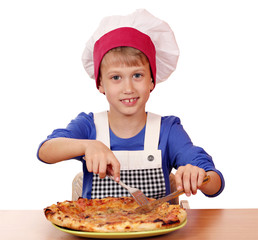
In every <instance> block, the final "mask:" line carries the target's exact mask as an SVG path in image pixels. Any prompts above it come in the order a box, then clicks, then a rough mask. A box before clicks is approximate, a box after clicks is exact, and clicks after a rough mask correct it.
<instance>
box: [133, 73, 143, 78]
mask: <svg viewBox="0 0 258 240" xmlns="http://www.w3.org/2000/svg"><path fill="white" fill-rule="evenodd" d="M141 76H142V74H140V73H135V74H134V75H133V77H134V78H140V77H141Z"/></svg>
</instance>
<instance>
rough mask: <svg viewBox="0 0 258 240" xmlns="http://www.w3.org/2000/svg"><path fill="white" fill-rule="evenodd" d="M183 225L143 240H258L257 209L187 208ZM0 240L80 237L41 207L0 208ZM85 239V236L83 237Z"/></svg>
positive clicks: (50, 239)
mask: <svg viewBox="0 0 258 240" xmlns="http://www.w3.org/2000/svg"><path fill="white" fill-rule="evenodd" d="M187 213H188V222H187V224H186V226H185V227H183V228H181V229H179V230H176V231H174V232H171V233H168V234H165V235H160V236H156V237H147V238H144V239H146V240H148V239H152V240H168V239H176V240H180V239H187V240H191V239H198V240H202V239H206V240H208V239H218V240H230V239H234V240H236V239H241V240H257V239H258V209H189V210H187ZM0 239H1V240H13V239H15V240H16V239H20V240H31V239H33V240H60V239H62V240H74V239H77V240H78V239H83V238H79V237H76V236H73V235H70V234H68V233H64V232H62V231H60V230H58V229H56V228H55V227H54V226H53V225H52V224H51V223H50V222H49V221H47V220H46V219H45V216H44V214H43V211H42V210H41V211H40V210H28V211H27V210H0ZM85 239H88V238H85Z"/></svg>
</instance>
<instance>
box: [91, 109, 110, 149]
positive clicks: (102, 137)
mask: <svg viewBox="0 0 258 240" xmlns="http://www.w3.org/2000/svg"><path fill="white" fill-rule="evenodd" d="M94 123H95V127H96V140H99V141H101V142H103V143H104V144H105V145H106V146H107V147H108V148H110V136H109V124H108V113H107V111H104V112H99V113H94Z"/></svg>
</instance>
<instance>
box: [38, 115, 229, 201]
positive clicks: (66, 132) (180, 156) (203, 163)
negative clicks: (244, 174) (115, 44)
mask: <svg viewBox="0 0 258 240" xmlns="http://www.w3.org/2000/svg"><path fill="white" fill-rule="evenodd" d="M144 136H145V127H144V128H143V129H142V130H141V131H140V132H139V133H138V134H137V135H136V136H134V137H132V138H129V139H124V138H119V137H117V136H116V135H115V134H113V132H112V131H111V130H110V148H111V150H113V151H119V150H127V151H130V150H143V149H144ZM57 137H67V138H74V139H96V128H95V124H94V118H93V113H89V114H86V113H80V114H79V115H78V116H77V117H76V118H75V119H74V120H72V121H71V122H70V123H69V124H68V126H67V127H66V128H64V129H56V130H54V131H53V132H52V134H50V135H49V136H48V137H47V139H46V140H44V141H43V142H42V143H41V144H40V146H39V149H40V147H41V145H42V144H43V143H44V142H45V141H47V140H49V139H52V138H57ZM159 149H160V150H161V152H162V169H163V173H164V177H165V184H166V194H168V193H170V184H169V174H170V172H171V170H172V168H175V169H177V168H179V167H180V166H184V165H186V164H191V165H194V166H198V167H200V168H203V169H204V170H205V171H215V172H216V173H218V174H219V176H220V178H221V182H222V185H221V188H220V190H219V191H218V192H217V193H216V194H214V195H212V196H209V197H215V196H217V195H219V194H220V193H221V192H222V191H223V189H224V186H225V182H224V178H223V175H222V173H221V172H220V171H219V170H217V169H216V168H215V165H214V163H213V160H212V158H211V156H210V155H208V154H207V153H206V152H205V151H204V149H202V148H200V147H197V146H194V145H193V143H192V141H191V139H190V138H189V136H188V134H187V133H186V131H185V130H184V129H183V126H182V125H181V122H180V119H179V118H178V117H175V116H165V117H162V118H161V128H160V139H159ZM82 157H83V156H77V157H75V159H78V160H80V161H82V163H83V171H84V178H83V179H84V180H83V181H84V183H83V193H82V196H83V197H87V198H90V197H91V186H92V173H89V172H88V171H87V168H86V163H85V161H84V160H83V159H82ZM38 158H39V156H38Z"/></svg>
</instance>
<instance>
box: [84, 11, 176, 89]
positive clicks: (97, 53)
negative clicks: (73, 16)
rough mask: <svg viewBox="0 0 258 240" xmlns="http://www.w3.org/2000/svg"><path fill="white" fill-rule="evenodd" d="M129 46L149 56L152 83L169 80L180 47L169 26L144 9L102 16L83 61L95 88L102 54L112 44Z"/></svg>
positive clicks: (114, 45) (111, 46)
mask: <svg viewBox="0 0 258 240" xmlns="http://www.w3.org/2000/svg"><path fill="white" fill-rule="evenodd" d="M121 46H128V47H133V48H136V49H138V50H140V51H142V52H143V53H144V54H145V55H146V56H147V58H148V60H149V63H150V68H151V71H152V76H153V78H154V84H156V83H159V82H163V81H165V80H167V79H168V77H169V76H170V75H171V73H172V72H173V71H174V70H175V68H176V65H177V60H178V56H179V49H178V46H177V43H176V40H175V36H174V33H173V31H172V30H171V28H170V27H169V25H168V24H167V23H166V22H164V21H162V20H160V19H158V18H156V17H154V16H153V15H152V14H150V13H149V12H148V11H146V10H144V9H139V10H136V11H135V12H134V13H132V14H129V15H126V16H109V17H105V18H104V19H103V20H102V21H101V22H100V25H99V27H98V28H97V30H96V31H95V33H94V34H93V35H92V37H91V38H90V39H89V40H88V42H87V43H86V47H85V49H84V51H83V55H82V63H83V66H84V68H85V70H86V72H87V73H88V74H89V76H90V77H91V78H93V79H95V80H96V85H97V87H98V85H99V82H98V77H99V76H98V75H99V67H100V63H101V60H102V58H103V57H104V55H105V54H106V53H107V52H108V51H109V50H111V49H112V48H115V47H121Z"/></svg>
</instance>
